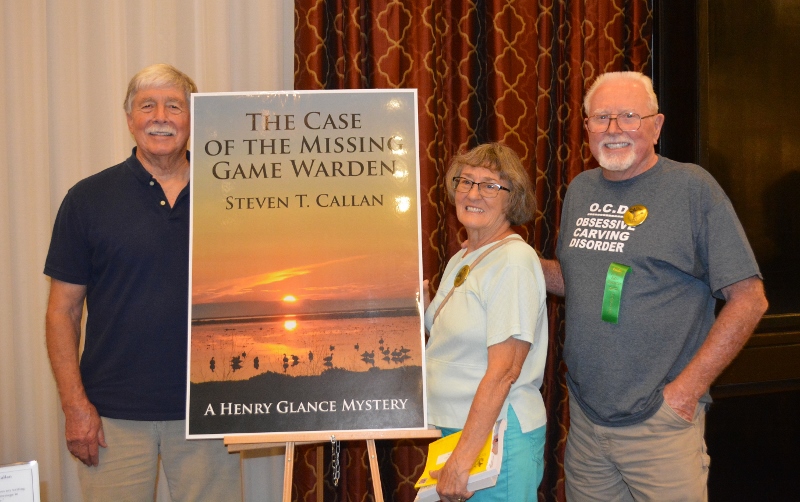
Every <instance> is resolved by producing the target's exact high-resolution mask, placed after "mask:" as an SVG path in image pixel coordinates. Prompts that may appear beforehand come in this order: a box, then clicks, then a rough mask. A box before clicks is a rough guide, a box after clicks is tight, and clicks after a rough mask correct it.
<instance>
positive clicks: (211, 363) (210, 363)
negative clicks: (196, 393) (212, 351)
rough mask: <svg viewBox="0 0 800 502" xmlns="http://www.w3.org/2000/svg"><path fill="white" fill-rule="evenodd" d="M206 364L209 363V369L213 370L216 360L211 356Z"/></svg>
mask: <svg viewBox="0 0 800 502" xmlns="http://www.w3.org/2000/svg"><path fill="white" fill-rule="evenodd" d="M208 365H209V366H211V371H212V372H213V371H214V368H216V367H217V362H216V361H215V360H214V358H213V357H212V358H211V361H210V362H209V363H208Z"/></svg>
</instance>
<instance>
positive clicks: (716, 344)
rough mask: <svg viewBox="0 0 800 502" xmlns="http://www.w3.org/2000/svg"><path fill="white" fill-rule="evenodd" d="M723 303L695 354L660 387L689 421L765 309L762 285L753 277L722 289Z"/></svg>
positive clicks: (668, 402) (672, 406) (670, 403)
mask: <svg viewBox="0 0 800 502" xmlns="http://www.w3.org/2000/svg"><path fill="white" fill-rule="evenodd" d="M722 294H723V295H724V296H725V306H724V307H722V310H720V313H719V315H718V316H717V320H716V321H715V322H714V324H713V325H712V326H711V330H710V331H709V332H708V337H707V338H706V341H705V342H703V345H701V346H700V349H699V350H698V351H697V354H695V355H694V358H692V360H691V361H689V364H688V365H686V368H684V369H683V371H682V372H681V373H680V374H679V375H678V377H677V378H675V380H674V381H672V382H670V383H669V384H667V386H666V387H664V399H665V400H666V401H667V404H668V405H669V406H670V407H671V408H672V409H673V410H675V412H677V413H678V414H679V415H680V416H682V417H683V418H685V419H686V420H689V421H691V420H692V417H693V415H694V410H695V407H696V406H697V402H698V400H699V399H700V398H701V397H702V396H703V394H705V393H706V391H708V389H709V387H710V386H711V384H712V383H713V382H714V380H715V379H716V378H717V377H718V376H719V374H720V373H722V371H723V370H724V369H725V367H726V366H728V364H730V363H731V361H733V359H734V358H735V357H736V354H738V353H739V351H740V350H741V349H742V347H744V344H745V343H746V342H747V340H748V338H750V335H751V334H752V333H753V330H754V329H755V327H756V325H757V324H758V321H759V320H760V319H761V316H763V315H764V312H766V311H767V298H766V296H765V295H764V284H763V282H762V281H761V279H759V278H758V277H756V276H753V277H749V278H747V279H744V280H742V281H739V282H736V283H733V284H731V285H730V286H727V287H725V288H722Z"/></svg>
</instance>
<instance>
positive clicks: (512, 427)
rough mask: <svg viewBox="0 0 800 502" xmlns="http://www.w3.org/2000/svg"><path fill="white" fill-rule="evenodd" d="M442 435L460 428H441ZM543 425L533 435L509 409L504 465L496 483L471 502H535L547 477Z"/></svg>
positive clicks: (479, 493) (474, 496)
mask: <svg viewBox="0 0 800 502" xmlns="http://www.w3.org/2000/svg"><path fill="white" fill-rule="evenodd" d="M441 429H442V436H449V435H450V434H453V433H456V432H458V431H459V430H460V429H448V428H445V427H442V428H441ZM546 429H547V426H545V425H543V426H541V427H539V428H538V429H534V430H532V431H530V432H525V433H523V432H522V428H521V427H520V425H519V420H518V419H517V414H516V413H514V409H513V408H512V407H511V406H509V407H508V425H507V428H506V432H505V436H504V438H503V465H502V467H501V468H500V475H499V476H498V477H497V484H496V485H494V486H493V487H491V488H484V489H483V490H478V491H476V492H475V495H473V496H472V497H471V498H470V499H469V502H508V501H510V500H513V501H515V502H517V501H519V502H536V501H537V500H538V497H537V494H536V493H537V490H538V489H539V483H541V482H542V476H543V475H544V441H545V430H546Z"/></svg>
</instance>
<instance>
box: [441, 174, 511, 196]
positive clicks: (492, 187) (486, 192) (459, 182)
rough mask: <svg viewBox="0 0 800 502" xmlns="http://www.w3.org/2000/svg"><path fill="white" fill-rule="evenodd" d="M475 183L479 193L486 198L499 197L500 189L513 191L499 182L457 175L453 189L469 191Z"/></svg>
mask: <svg viewBox="0 0 800 502" xmlns="http://www.w3.org/2000/svg"><path fill="white" fill-rule="evenodd" d="M473 185H478V193H479V194H481V195H482V196H483V197H486V198H492V197H497V194H499V193H500V190H505V191H506V192H511V190H509V189H508V188H506V187H504V186H502V185H498V184H497V183H490V182H487V181H481V182H477V181H472V180H470V179H467V178H464V177H462V176H456V177H454V178H453V189H454V190H455V191H456V192H463V193H466V192H469V191H470V190H472V186H473Z"/></svg>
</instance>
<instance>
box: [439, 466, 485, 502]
mask: <svg viewBox="0 0 800 502" xmlns="http://www.w3.org/2000/svg"><path fill="white" fill-rule="evenodd" d="M463 464H466V465H463ZM469 468H470V465H469V464H468V463H466V462H463V461H459V460H458V458H457V457H456V456H455V455H451V456H450V458H449V459H447V462H445V464H444V467H442V468H441V469H439V470H436V471H431V477H432V478H434V479H436V480H438V481H437V483H436V493H438V494H439V497H441V499H442V501H444V502H450V501H452V502H463V501H464V500H467V499H468V498H470V497H472V494H473V493H475V492H468V491H467V479H469Z"/></svg>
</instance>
